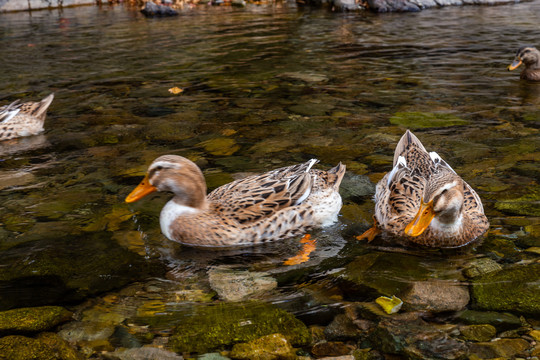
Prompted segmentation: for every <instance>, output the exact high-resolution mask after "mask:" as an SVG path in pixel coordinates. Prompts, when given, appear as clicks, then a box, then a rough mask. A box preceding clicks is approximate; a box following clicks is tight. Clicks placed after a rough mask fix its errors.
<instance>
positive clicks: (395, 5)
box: [367, 0, 514, 12]
mask: <svg viewBox="0 0 540 360" xmlns="http://www.w3.org/2000/svg"><path fill="white" fill-rule="evenodd" d="M513 2H514V0H367V3H368V5H369V8H370V9H371V10H373V11H376V12H392V11H395V12H410V11H412V12H414V11H420V10H423V9H428V8H433V7H441V6H452V5H454V6H455V5H457V6H460V5H481V4H484V5H495V4H508V3H513Z"/></svg>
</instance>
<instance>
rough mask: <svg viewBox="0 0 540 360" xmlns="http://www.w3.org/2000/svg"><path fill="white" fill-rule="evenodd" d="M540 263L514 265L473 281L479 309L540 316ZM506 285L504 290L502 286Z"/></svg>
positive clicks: (475, 302)
mask: <svg viewBox="0 0 540 360" xmlns="http://www.w3.org/2000/svg"><path fill="white" fill-rule="evenodd" d="M538 274H540V263H532V264H529V265H521V264H520V265H514V266H511V267H508V268H506V269H503V270H501V271H499V272H497V273H492V274H487V275H485V276H481V277H479V278H477V279H474V280H473V284H472V285H473V286H472V293H471V295H472V299H473V305H474V307H475V308H477V309H483V310H494V311H511V312H521V313H526V314H535V315H540V282H538V281H536V280H538ZM501 284H504V286H501Z"/></svg>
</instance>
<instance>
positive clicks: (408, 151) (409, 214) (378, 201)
mask: <svg viewBox="0 0 540 360" xmlns="http://www.w3.org/2000/svg"><path fill="white" fill-rule="evenodd" d="M374 201H375V214H374V216H373V220H374V225H373V226H372V227H371V228H370V229H368V230H367V231H366V232H364V233H363V234H362V235H360V236H358V237H357V239H358V240H365V239H367V240H368V242H370V241H372V240H373V239H374V238H375V237H376V236H377V235H378V234H379V233H381V232H383V231H384V232H386V233H388V234H390V235H393V236H396V237H400V238H404V239H406V240H407V242H408V243H414V244H419V245H424V246H428V247H432V248H453V247H460V246H464V245H467V244H469V243H471V242H472V241H473V240H475V239H476V238H478V237H479V236H481V235H482V234H483V233H484V232H486V231H487V229H488V227H489V222H488V220H487V217H486V216H485V214H484V208H483V205H482V201H481V200H480V197H479V196H478V194H477V193H476V192H475V191H474V189H473V188H472V187H471V186H470V185H469V184H467V183H466V182H465V181H464V180H463V179H462V178H461V177H460V176H459V175H458V174H457V173H456V172H455V171H454V169H452V167H450V165H448V163H447V162H446V161H444V160H443V159H442V158H441V157H440V156H439V155H438V154H437V153H436V152H427V151H426V148H425V147H424V145H422V143H421V142H420V140H419V139H418V138H417V137H416V136H415V135H414V134H413V133H412V132H411V131H409V130H407V131H406V132H405V134H404V135H403V136H402V137H401V139H400V140H399V142H398V144H397V146H396V149H395V152H394V161H393V168H392V170H391V171H390V172H388V173H387V174H385V175H384V177H383V178H382V179H381V180H380V181H379V182H378V183H377V185H376V188H375V196H374Z"/></svg>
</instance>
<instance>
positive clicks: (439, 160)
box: [429, 151, 456, 174]
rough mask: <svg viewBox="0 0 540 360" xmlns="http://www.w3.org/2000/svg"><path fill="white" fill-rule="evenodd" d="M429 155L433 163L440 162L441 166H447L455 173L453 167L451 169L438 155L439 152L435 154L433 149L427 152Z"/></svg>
mask: <svg viewBox="0 0 540 360" xmlns="http://www.w3.org/2000/svg"><path fill="white" fill-rule="evenodd" d="M429 157H430V158H431V160H432V161H433V162H434V163H435V164H441V165H443V166H446V167H447V168H449V169H450V170H452V172H453V173H454V174H456V172H455V171H454V169H452V167H451V166H450V165H448V163H447V162H446V161H444V160H443V159H442V158H441V157H440V156H439V154H437V153H436V152H435V151H432V152H430V153H429Z"/></svg>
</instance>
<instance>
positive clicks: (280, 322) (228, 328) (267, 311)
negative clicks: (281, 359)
mask: <svg viewBox="0 0 540 360" xmlns="http://www.w3.org/2000/svg"><path fill="white" fill-rule="evenodd" d="M275 333H279V334H282V335H283V336H284V337H285V338H286V339H287V340H288V341H289V342H290V343H291V344H293V345H306V344H309V342H310V341H311V335H310V333H309V330H308V329H307V327H306V326H305V325H304V324H303V323H302V322H301V321H300V320H298V319H296V318H295V317H294V316H293V315H292V314H290V313H288V312H286V311H285V310H281V309H278V308H276V307H274V306H272V305H268V304H263V303H244V304H227V303H222V304H216V305H210V306H209V305H207V306H204V305H201V306H197V307H195V308H193V309H192V312H190V314H189V316H186V317H185V318H184V319H183V321H181V322H180V323H179V325H178V326H177V327H176V328H175V329H174V332H173V335H172V336H171V339H170V341H169V345H170V347H171V348H172V349H173V350H174V351H176V352H187V353H191V352H197V353H206V352H209V351H211V350H213V349H218V348H222V347H225V346H229V345H232V344H235V343H240V342H248V341H252V340H255V339H258V338H260V337H262V336H265V335H270V334H275Z"/></svg>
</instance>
